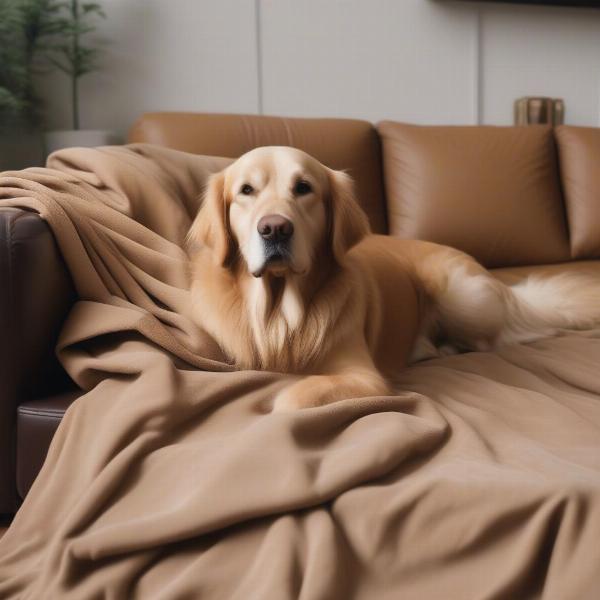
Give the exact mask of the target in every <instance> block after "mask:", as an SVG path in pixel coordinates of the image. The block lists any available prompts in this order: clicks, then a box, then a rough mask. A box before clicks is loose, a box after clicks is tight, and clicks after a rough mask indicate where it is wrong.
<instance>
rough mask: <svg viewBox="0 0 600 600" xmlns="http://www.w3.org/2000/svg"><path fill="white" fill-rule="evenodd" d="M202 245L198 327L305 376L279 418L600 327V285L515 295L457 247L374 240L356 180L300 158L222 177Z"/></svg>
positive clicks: (199, 238)
mask: <svg viewBox="0 0 600 600" xmlns="http://www.w3.org/2000/svg"><path fill="white" fill-rule="evenodd" d="M189 240H190V243H191V244H192V245H193V246H194V249H193V250H192V252H191V265H192V287H191V298H192V304H191V311H192V316H193V318H194V319H195V321H196V322H197V323H198V324H199V325H200V326H201V327H202V328H204V329H205V330H206V331H208V332H209V333H210V334H211V335H212V336H213V337H214V338H215V339H216V340H217V342H218V343H219V344H220V346H221V348H222V350H223V351H224V353H225V354H226V355H227V356H228V357H229V359H230V360H231V361H232V362H233V363H235V364H236V365H237V366H238V367H239V368H244V369H265V370H273V371H281V372H286V373H294V374H297V375H301V376H302V377H301V378H299V379H298V380H296V381H295V382H294V383H292V384H291V385H289V386H288V387H287V388H285V389H284V390H283V391H282V392H280V393H279V395H278V396H277V397H276V398H275V401H274V408H275V409H276V410H282V409H294V408H302V407H312V406H320V405H323V404H327V403H329V402H333V401H337V400H341V399H349V398H363V397H367V396H381V395H387V394H389V393H390V389H389V381H390V380H391V379H392V378H393V376H394V374H397V373H398V372H399V370H401V369H402V368H403V367H405V366H406V364H408V363H410V362H414V361H417V360H422V359H425V358H431V357H435V356H440V355H443V354H448V353H453V352H457V351H468V350H478V351H487V350H492V349H494V348H496V347H498V346H500V345H504V344H512V343H519V342H528V341H533V340H535V339H538V338H540V337H544V336H549V335H552V334H554V333H556V332H557V330H559V329H561V328H571V329H581V328H586V327H591V326H593V325H594V324H596V323H598V322H600V292H599V290H600V287H599V286H597V285H590V282H589V280H587V281H585V282H583V284H582V279H581V278H580V277H576V276H575V277H574V276H572V275H559V276H557V277H552V278H546V279H541V278H529V279H527V280H525V281H524V282H523V283H521V284H518V285H516V286H510V287H509V286H506V285H504V284H502V283H501V282H500V281H498V280H497V279H495V278H494V277H493V276H492V275H491V274H490V273H489V272H488V271H487V270H486V269H484V268H483V267H482V266H481V265H480V264H478V263H477V262H476V261H475V260H474V259H473V258H471V257H470V256H468V255H466V254H464V253H463V252H460V251H458V250H455V249H453V248H449V247H446V246H441V245H437V244H434V243H429V242H424V241H416V240H402V239H396V238H392V237H390V236H382V235H373V234H371V233H370V230H369V224H368V220H367V217H366V215H365V213H364V212H363V211H362V209H361V208H360V207H359V205H358V203H357V201H356V200H355V198H354V196H353V186H352V181H351V179H350V177H349V176H348V175H347V174H345V173H344V172H340V171H333V170H331V169H329V168H327V167H325V166H324V165H322V164H321V163H320V162H318V161H317V160H315V159H314V158H312V157H311V156H309V155H307V154H305V153H304V152H301V151H300V150H297V149H294V148H287V147H263V148H257V149H255V150H252V151H251V152H248V153H247V154H245V155H244V156H242V157H241V158H239V159H238V160H237V161H236V162H234V163H233V164H231V165H230V166H229V167H227V168H226V169H225V170H224V171H222V172H220V173H217V174H215V175H213V176H212V177H211V178H210V181H209V183H208V186H207V190H206V194H205V197H204V201H203V204H202V207H201V209H200V211H199V213H198V216H197V217H196V219H195V221H194V223H193V225H192V227H191V229H190V232H189Z"/></svg>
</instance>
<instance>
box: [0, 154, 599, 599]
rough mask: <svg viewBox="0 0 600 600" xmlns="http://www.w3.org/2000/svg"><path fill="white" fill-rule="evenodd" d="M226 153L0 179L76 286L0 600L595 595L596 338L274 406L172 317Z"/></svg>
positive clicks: (263, 384) (7, 544)
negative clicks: (52, 398)
mask: <svg viewBox="0 0 600 600" xmlns="http://www.w3.org/2000/svg"><path fill="white" fill-rule="evenodd" d="M226 164H228V161H227V160H226V159H216V158H215V159H209V158H202V157H197V156H193V155H188V154H183V153H179V152H175V151H171V150H165V149H159V148H154V147H151V146H144V145H135V146H130V147H127V148H103V149H97V150H84V149H73V150H66V151H62V152H59V153H57V154H55V155H53V156H52V157H51V159H50V162H49V167H50V168H49V169H30V170H27V171H23V172H19V173H5V174H4V175H3V176H2V177H1V178H0V197H1V198H4V200H3V201H0V205H2V206H4V205H9V206H19V207H26V208H30V209H32V210H36V211H39V212H40V214H42V216H43V217H44V218H46V219H47V220H48V222H49V223H50V225H51V227H52V229H53V231H54V234H55V236H56V238H57V240H58V243H59V246H60V248H61V251H62V253H63V255H64V257H65V261H66V263H67V265H68V267H69V269H70V271H71V273H72V276H73V279H74V281H75V285H76V287H77V290H78V293H79V295H80V297H81V300H80V301H79V302H78V303H77V304H76V305H75V307H74V309H73V311H72V313H71V315H70V316H69V318H68V321H67V323H66V324H65V327H64V330H63V333H62V335H61V339H60V343H59V349H58V351H59V355H60V357H61V360H62V362H63V364H64V365H65V367H66V369H67V370H68V372H69V373H70V374H71V376H72V377H73V378H74V379H75V381H76V382H77V383H78V384H79V385H80V386H82V387H84V388H85V389H86V390H89V392H88V393H87V394H86V395H85V396H83V397H82V398H81V399H79V400H78V401H76V402H75V404H74V405H73V406H72V407H71V408H70V409H69V410H68V411H67V414H66V416H65V419H64V421H63V422H62V424H61V426H60V428H59V430H58V432H57V434H56V436H55V438H54V441H53V443H52V446H51V449H50V452H49V455H48V458H47V460H46V463H45V466H44V468H43V469H42V472H41V474H40V475H39V477H38V479H37V480H36V482H35V483H34V485H33V488H32V489H31V491H30V493H29V495H28V496H27V498H26V500H25V503H24V504H23V506H22V508H21V510H20V511H19V513H18V514H17V516H16V518H15V520H14V522H13V524H12V526H11V527H10V529H9V531H8V532H7V533H6V534H5V535H4V537H3V538H2V540H1V541H0V598H32V599H38V598H61V599H65V600H69V599H79V598H81V599H86V600H88V599H95V598H111V599H121V598H122V599H127V598H144V599H153V598H157V599H158V598H160V599H166V598H173V599H182V598H211V599H221V598H222V599H240V600H247V599H260V600H268V599H273V600H283V599H287V598H289V599H292V598H302V599H303V600H317V599H322V600H336V599H339V600H346V599H349V598H357V599H368V600H372V599H374V598H376V599H377V600H386V599H388V598H389V599H397V598H403V599H418V600H427V599H437V598H449V599H457V600H458V599H461V600H462V599H484V598H485V599H492V598H496V599H501V598H502V599H503V598H545V599H548V600H555V599H556V600H560V599H570V598H577V599H586V598H590V599H591V598H595V597H597V592H598V589H600V569H599V565H600V545H599V544H598V540H599V539H600V400H599V398H600V377H599V376H598V363H599V361H600V332H591V333H589V334H584V335H574V334H570V335H565V336H561V337H558V338H555V339H549V340H544V341H540V342H537V343H535V344H531V345H529V346H521V347H513V348H507V349H505V350H503V351H502V352H500V353H497V354H485V353H471V354H465V355H461V356H454V357H448V358H445V359H440V360H433V361H428V362H426V363H423V364H421V365H418V366H415V367H412V368H410V369H407V370H405V371H404V372H403V373H401V374H400V375H399V377H398V381H397V382H396V385H397V389H398V393H397V395H396V396H394V397H387V398H372V399H367V400H361V401H353V400H347V401H343V402H339V403H336V404H332V405H330V406H325V407H322V408H317V409H309V410H305V411H297V412H288V413H285V412H284V413H271V412H270V402H271V400H272V398H273V396H274V393H275V392H276V391H277V390H279V389H281V388H282V386H284V385H286V384H287V383H289V382H290V381H291V380H292V379H293V378H292V377H290V376H286V375H281V374H275V373H266V372H254V371H247V372H236V371H232V369H231V367H230V366H229V365H227V364H225V363H224V362H223V360H222V356H221V354H220V351H219V349H218V347H217V345H216V344H215V342H214V341H213V340H211V339H210V338H208V336H206V335H205V334H203V333H202V332H201V331H199V330H198V329H197V328H196V327H195V326H194V325H193V324H192V323H191V321H190V320H189V319H187V318H186V317H185V316H183V315H182V311H183V309H182V307H183V306H185V304H186V302H187V294H188V292H187V288H188V284H189V276H188V272H187V261H186V255H185V252H184V250H183V249H182V247H183V243H184V237H185V234H186V231H187V228H188V227H189V224H190V222H191V218H192V216H193V215H194V214H195V211H196V209H197V206H198V196H199V194H200V192H201V189H202V186H203V184H204V181H205V179H206V176H207V174H208V173H210V172H211V171H214V170H217V169H220V168H222V167H223V166H225V165H226Z"/></svg>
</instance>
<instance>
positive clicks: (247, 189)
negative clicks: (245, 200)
mask: <svg viewBox="0 0 600 600" xmlns="http://www.w3.org/2000/svg"><path fill="white" fill-rule="evenodd" d="M253 192H254V188H253V187H252V186H251V185H250V184H249V183H245V184H244V185H243V186H242V187H241V188H240V194H244V196H249V195H250V194H252V193H253Z"/></svg>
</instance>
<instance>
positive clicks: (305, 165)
mask: <svg viewBox="0 0 600 600" xmlns="http://www.w3.org/2000/svg"><path fill="white" fill-rule="evenodd" d="M368 231H369V225H368V220H367V217H366V215H365V213H364V212H363V211H362V210H361V208H360V207H359V206H358V204H357V202H356V200H355V199H354V195H353V191H352V180H351V178H350V177H349V176H348V175H346V174H345V173H343V172H341V171H333V170H331V169H329V168H327V167H325V166H324V165H322V164H321V163H320V162H318V161H317V160H315V159H314V158H312V157H311V156H309V155H308V154H306V153H304V152H301V151H300V150H296V149H294V148H287V147H264V148H257V149H255V150H252V151H250V152H248V153H247V154H244V155H243V156H242V157H240V158H239V159H238V160H237V161H236V162H234V163H233V164H231V165H230V166H229V167H227V168H226V169H225V170H224V171H222V172H220V173H217V174H215V175H213V176H212V177H211V178H210V180H209V184H208V188H207V191H206V194H205V198H204V202H203V204H202V208H201V210H200V212H199V213H198V216H197V217H196V220H195V221H194V223H193V225H192V228H191V229H190V234H189V237H190V239H191V240H193V241H195V242H198V243H200V244H201V245H203V246H204V247H208V248H210V249H211V250H212V252H213V255H214V257H215V260H216V262H217V263H218V264H220V265H222V266H225V267H227V266H229V265H231V264H232V263H233V262H234V261H235V259H236V257H237V256H241V258H242V259H243V260H244V262H245V263H246V266H247V268H248V271H249V272H250V273H251V274H252V275H254V276H255V277H262V276H263V275H265V274H267V273H269V274H272V275H274V276H284V275H286V274H291V273H295V274H306V273H308V272H309V271H310V270H311V269H312V267H313V266H314V264H315V262H316V261H318V260H319V258H320V252H321V251H322V250H324V251H325V252H327V253H328V256H331V257H332V258H333V259H334V260H335V261H336V262H337V263H342V262H343V260H344V255H345V254H346V252H347V251H348V249H349V248H350V247H352V246H353V245H354V244H356V243H357V242H359V241H360V239H361V238H362V237H363V236H364V235H365V234H366V233H368Z"/></svg>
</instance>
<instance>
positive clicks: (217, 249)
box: [187, 172, 234, 267]
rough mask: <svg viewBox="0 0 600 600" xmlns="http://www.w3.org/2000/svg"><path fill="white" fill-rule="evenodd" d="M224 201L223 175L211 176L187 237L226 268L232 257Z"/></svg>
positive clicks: (232, 249)
mask: <svg viewBox="0 0 600 600" xmlns="http://www.w3.org/2000/svg"><path fill="white" fill-rule="evenodd" d="M227 213H228V211H227V202H226V200H225V174H224V173H223V172H220V173H215V174H214V175H211V176H210V178H209V180H208V186H207V187H206V192H205V193H204V199H203V201H202V207H201V208H200V211H199V212H198V215H197V217H196V219H195V220H194V222H193V223H192V226H191V227H190V231H189V233H188V235H187V239H188V242H193V243H197V244H201V245H202V246H205V247H207V248H210V249H211V250H212V252H213V255H214V258H215V262H216V264H218V265H220V266H223V267H225V266H227V264H228V263H229V261H230V260H231V258H232V255H233V251H234V248H233V239H232V236H231V232H230V230H229V218H228V214H227Z"/></svg>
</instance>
